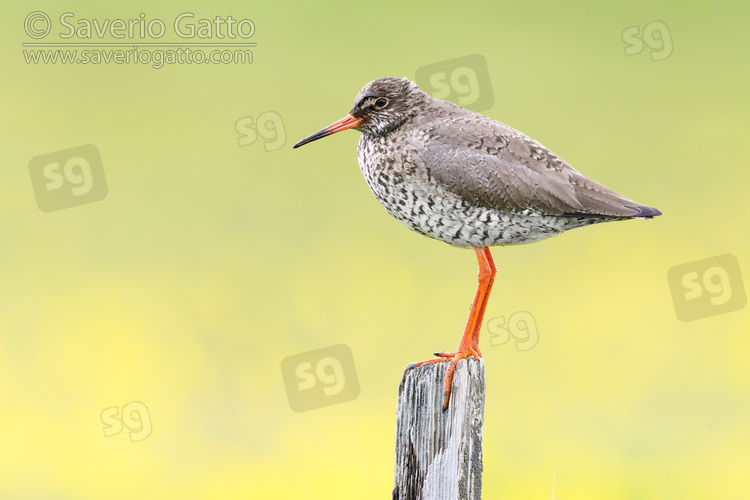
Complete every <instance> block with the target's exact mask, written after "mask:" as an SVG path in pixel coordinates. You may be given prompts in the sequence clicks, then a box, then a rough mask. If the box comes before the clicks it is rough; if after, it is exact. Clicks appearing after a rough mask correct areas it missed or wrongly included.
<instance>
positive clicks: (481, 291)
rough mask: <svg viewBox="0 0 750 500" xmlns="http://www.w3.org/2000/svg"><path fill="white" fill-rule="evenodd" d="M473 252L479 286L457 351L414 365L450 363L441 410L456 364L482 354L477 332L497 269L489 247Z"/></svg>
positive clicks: (441, 354)
mask: <svg viewBox="0 0 750 500" xmlns="http://www.w3.org/2000/svg"><path fill="white" fill-rule="evenodd" d="M474 251H475V252H476V254H477V261H478V262H479V276H478V277H479V284H478V285H477V292H476V294H475V295H474V302H472V304H471V311H470V312H469V320H468V321H467V322H466V328H465V329H464V334H463V335H462V336H461V340H460V341H459V342H458V349H457V350H456V352H436V353H435V356H438V357H437V358H433V359H428V360H426V361H420V362H418V363H415V365H416V366H420V365H422V364H424V363H440V362H442V361H451V365H450V366H449V367H448V371H446V372H445V379H444V380H443V396H444V399H443V410H446V409H448V403H449V402H450V399H451V388H452V386H453V374H454V372H455V371H456V364H457V363H458V362H459V361H460V360H462V359H464V358H465V357H467V356H474V357H475V358H476V359H479V358H480V357H481V356H482V353H481V352H479V331H480V330H481V329H482V321H483V319H484V310H485V308H486V307H487V299H488V298H489V296H490V290H492V283H493V282H494V281H495V274H496V273H497V268H496V267H495V262H494V261H493V260H492V254H491V253H490V249H489V247H484V248H475V249H474Z"/></svg>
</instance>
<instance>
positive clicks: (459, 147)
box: [294, 77, 661, 409]
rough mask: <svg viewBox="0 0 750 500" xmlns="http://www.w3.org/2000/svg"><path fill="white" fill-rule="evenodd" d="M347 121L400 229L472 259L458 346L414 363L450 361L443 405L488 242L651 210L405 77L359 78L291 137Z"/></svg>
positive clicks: (470, 335) (474, 326)
mask: <svg viewBox="0 0 750 500" xmlns="http://www.w3.org/2000/svg"><path fill="white" fill-rule="evenodd" d="M350 128H353V129H356V130H359V131H360V132H361V133H362V135H361V137H360V139H359V146H358V148H357V158H358V160H359V166H360V169H361V170H362V173H363V174H364V176H365V180H366V181H367V184H368V185H369V186H370V190H372V192H373V194H374V195H375V197H376V198H377V199H378V201H379V202H380V204H381V205H383V207H384V208H385V209H386V210H387V211H388V212H389V213H390V214H391V215H392V216H394V217H395V218H396V219H398V220H399V221H400V222H401V223H402V224H404V225H405V226H406V227H408V228H409V229H413V230H414V231H416V232H418V233H420V234H423V235H425V236H429V237H431V238H435V239H437V240H440V241H444V242H446V243H448V244H450V245H453V246H457V247H472V248H474V251H475V252H476V255H477V260H478V261H479V284H478V286H477V291H476V294H475V295H474V302H473V303H472V306H471V311H470V313H469V320H468V322H467V323H466V328H465V330H464V333H463V335H462V336H461V340H460V341H459V343H458V349H457V350H456V352H437V353H435V356H437V357H436V358H432V359H429V360H426V361H420V362H418V363H417V365H419V364H422V363H434V362H443V361H450V362H451V364H450V366H449V367H448V370H447V371H446V374H445V379H444V386H443V391H444V392H443V394H444V399H443V409H447V408H448V403H449V401H450V394H451V386H452V382H453V373H454V371H455V368H456V364H457V363H458V361H459V360H461V359H463V358H465V357H467V356H474V357H475V358H476V359H479V357H480V356H481V352H480V350H479V331H480V329H481V326H482V321H483V318H484V310H485V308H486V307H487V298H488V297H489V295H490V290H491V289H492V283H493V281H494V278H495V273H496V272H497V269H496V268H495V264H494V262H493V260H492V254H491V253H490V249H489V247H490V246H493V245H511V244H516V243H528V242H531V241H536V240H540V239H543V238H548V237H550V236H554V235H556V234H560V233H562V232H563V231H567V230H569V229H575V228H577V227H583V226H588V225H591V224H596V223H599V222H608V221H615V220H624V219H651V218H653V217H655V216H657V215H661V212H660V211H659V210H657V209H655V208H651V207H647V206H644V205H641V204H639V203H636V202H634V201H633V200H631V199H629V198H626V197H625V196H623V195H621V194H619V193H616V192H615V191H612V190H611V189H609V188H606V187H604V186H603V185H601V184H599V183H597V182H595V181H593V180H591V179H589V178H588V177H586V176H584V175H582V174H581V173H579V172H578V171H577V170H575V169H574V168H573V167H571V166H570V165H568V164H567V163H566V162H565V161H564V160H563V159H562V158H560V157H559V156H557V155H556V154H554V153H553V152H552V151H550V150H549V149H547V148H546V147H544V146H543V145H542V144H540V143H539V142H537V141H535V140H534V139H532V138H530V137H528V136H526V135H524V134H523V133H521V132H519V131H518V130H515V129H513V128H511V127H509V126H508V125H505V124H503V123H500V122H498V121H495V120H493V119H491V118H488V117H486V116H484V115H481V114H479V113H475V112H473V111H469V110H467V109H464V108H462V107H461V106H458V105H456V104H453V103H450V102H446V101H442V100H440V99H433V98H432V97H431V96H429V95H428V94H426V93H424V92H423V91H422V90H420V88H419V87H418V86H417V85H416V84H415V83H413V82H411V81H409V80H407V79H406V78H393V77H385V78H379V79H377V80H373V81H372V82H370V83H368V84H367V85H365V86H364V87H363V88H362V90H360V91H359V94H357V97H356V99H355V100H354V107H353V108H352V110H351V111H350V112H349V114H348V115H347V116H345V117H344V118H342V119H341V120H339V121H337V122H335V123H332V124H331V125H329V126H327V127H326V128H324V129H322V130H320V131H318V132H316V133H314V134H312V135H311V136H309V137H307V138H305V139H302V140H301V141H299V142H298V143H297V144H295V145H294V147H295V148H298V147H300V146H302V145H304V144H307V143H309V142H312V141H315V140H317V139H321V138H323V137H326V136H329V135H331V134H335V133H336V132H341V131H342V130H347V129H350Z"/></svg>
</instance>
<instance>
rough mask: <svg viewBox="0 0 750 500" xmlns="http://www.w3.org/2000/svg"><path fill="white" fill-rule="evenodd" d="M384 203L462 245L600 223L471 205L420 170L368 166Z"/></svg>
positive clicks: (412, 223)
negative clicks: (408, 170) (371, 167)
mask: <svg viewBox="0 0 750 500" xmlns="http://www.w3.org/2000/svg"><path fill="white" fill-rule="evenodd" d="M362 172H363V174H364V175H365V179H366V180H367V184H368V185H369V186H370V190H371V191H372V192H373V194H374V195H375V197H376V198H377V199H378V201H379V202H380V204H381V205H383V207H384V208H385V209H386V210H387V211H388V212H389V213H390V214H391V215H392V216H393V217H395V218H396V219H397V220H398V221H400V222H401V223H402V224H404V225H405V226H406V227H408V228H409V229H412V230H414V231H416V232H418V233H421V234H424V235H426V236H430V237H432V238H435V239H438V240H441V241H444V242H446V243H448V244H450V245H454V246H459V247H485V246H492V245H510V244H518V243H528V242H531V241H536V240H540V239H543V238H548V237H550V236H554V235H556V234H559V233H561V232H563V231H565V230H567V229H572V228H574V227H581V226H584V225H588V224H591V223H593V222H596V221H595V220H593V219H591V218H584V217H580V218H579V217H557V216H548V215H543V214H538V213H534V212H531V211H525V212H518V213H517V212H506V211H501V210H497V209H494V208H488V207H482V206H476V205H471V204H469V203H467V202H466V201H465V200H463V199H461V198H459V197H458V196H456V195H455V194H453V193H451V192H449V191H447V190H446V189H445V188H443V187H442V186H440V185H439V184H437V183H434V182H430V180H429V178H428V176H427V175H426V174H424V175H420V173H419V172H417V171H412V172H407V171H405V170H401V171H394V170H389V169H368V168H363V169H362Z"/></svg>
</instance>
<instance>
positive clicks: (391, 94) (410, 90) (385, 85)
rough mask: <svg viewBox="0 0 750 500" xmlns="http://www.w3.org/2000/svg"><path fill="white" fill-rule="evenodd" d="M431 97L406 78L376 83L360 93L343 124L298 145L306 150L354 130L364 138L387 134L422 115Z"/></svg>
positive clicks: (310, 137)
mask: <svg viewBox="0 0 750 500" xmlns="http://www.w3.org/2000/svg"><path fill="white" fill-rule="evenodd" d="M428 97H429V96H428V95H427V94H425V93H424V92H422V91H421V90H420V89H419V87H418V86H417V84H415V83H413V82H410V81H409V80H407V79H406V78H394V77H392V76H387V77H385V78H378V79H377V80H373V81H371V82H370V83H368V84H367V85H365V86H364V87H362V90H360V91H359V93H358V94H357V97H356V99H355V100H354V107H353V108H352V110H351V111H350V112H349V114H348V115H346V116H345V117H344V118H342V119H341V120H339V121H337V122H335V123H332V124H331V125H329V126H327V127H326V128H324V129H322V130H319V131H318V132H315V133H314V134H313V135H311V136H309V137H306V138H304V139H302V140H301V141H299V142H298V143H297V144H295V145H294V147H295V148H298V147H300V146H304V145H305V144H307V143H308V142H312V141H315V140H318V139H322V138H323V137H327V136H329V135H331V134H335V133H336V132H341V131H342V130H347V129H350V128H353V129H357V130H359V131H360V132H362V133H363V134H374V135H379V134H385V133H387V132H390V131H391V130H394V129H396V128H398V127H399V126H401V124H403V123H404V122H405V121H406V120H408V119H409V117H410V116H412V115H414V114H415V113H417V112H418V110H419V107H420V104H422V103H423V102H424V101H425V100H426V99H427V98H428Z"/></svg>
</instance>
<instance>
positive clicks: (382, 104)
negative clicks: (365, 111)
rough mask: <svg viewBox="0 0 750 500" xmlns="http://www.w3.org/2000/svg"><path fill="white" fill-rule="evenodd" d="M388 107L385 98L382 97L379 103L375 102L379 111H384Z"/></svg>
mask: <svg viewBox="0 0 750 500" xmlns="http://www.w3.org/2000/svg"><path fill="white" fill-rule="evenodd" d="M386 106H388V99H386V98H385V97H381V98H380V99H378V100H377V101H375V107H376V108H378V109H383V108H384V107H386Z"/></svg>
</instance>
